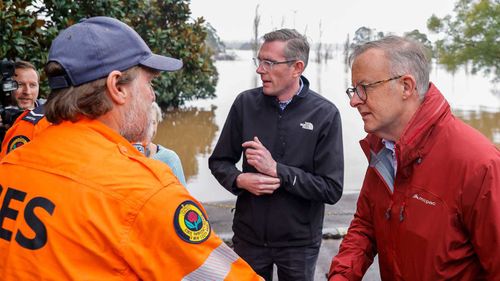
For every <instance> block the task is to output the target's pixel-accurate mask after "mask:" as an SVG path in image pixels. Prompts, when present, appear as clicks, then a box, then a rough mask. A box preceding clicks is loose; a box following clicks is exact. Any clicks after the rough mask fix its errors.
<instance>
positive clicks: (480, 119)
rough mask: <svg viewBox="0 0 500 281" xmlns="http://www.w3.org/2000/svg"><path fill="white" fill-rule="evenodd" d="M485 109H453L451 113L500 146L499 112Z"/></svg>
mask: <svg viewBox="0 0 500 281" xmlns="http://www.w3.org/2000/svg"><path fill="white" fill-rule="evenodd" d="M484 109H486V110H479V111H476V110H463V109H453V114H455V116H457V117H459V118H460V119H462V120H463V121H464V122H465V123H467V124H469V125H470V126H472V127H474V128H476V129H477V130H478V131H480V132H481V133H482V134H483V135H485V136H486V137H487V138H488V139H490V140H491V141H492V142H493V143H494V144H495V145H496V146H497V147H500V112H498V111H496V112H495V111H493V112H492V111H490V110H488V108H484Z"/></svg>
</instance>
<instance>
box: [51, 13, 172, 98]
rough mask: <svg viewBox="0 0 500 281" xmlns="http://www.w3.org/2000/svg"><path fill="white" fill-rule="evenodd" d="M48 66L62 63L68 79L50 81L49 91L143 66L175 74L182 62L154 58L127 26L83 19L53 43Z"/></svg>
mask: <svg viewBox="0 0 500 281" xmlns="http://www.w3.org/2000/svg"><path fill="white" fill-rule="evenodd" d="M48 61H49V62H51V61H54V62H57V63H59V64H60V65H61V66H62V67H63V68H64V70H65V71H66V74H67V75H64V76H56V77H49V85H50V88H52V89H53V90H54V89H61V88H67V87H70V86H79V85H82V84H85V83H88V82H91V81H94V80H97V79H100V78H104V77H106V76H108V74H109V73H111V72H112V71H113V70H118V71H124V70H127V69H129V68H131V67H133V66H136V65H143V66H147V67H149V68H152V69H155V70H158V71H175V70H178V69H180V68H181V67H182V61H181V60H178V59H174V58H170V57H165V56H160V55H156V54H153V53H152V52H151V49H149V47H148V46H147V45H146V43H145V42H144V40H142V38H141V37H140V36H139V34H137V32H135V30H133V29H132V28H131V27H130V26H128V25H126V24H125V23H123V22H121V21H119V20H117V19H114V18H110V17H92V18H88V19H83V20H81V21H80V22H78V23H77V24H74V25H72V26H70V27H68V28H67V29H65V30H64V31H62V32H61V33H60V34H59V35H58V36H57V37H56V38H55V39H54V41H52V45H51V47H50V50H49V59H48Z"/></svg>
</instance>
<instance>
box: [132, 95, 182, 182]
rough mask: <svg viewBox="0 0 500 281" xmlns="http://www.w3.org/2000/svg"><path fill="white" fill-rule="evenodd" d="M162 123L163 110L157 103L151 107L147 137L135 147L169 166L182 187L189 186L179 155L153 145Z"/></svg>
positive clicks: (158, 145)
mask: <svg viewBox="0 0 500 281" xmlns="http://www.w3.org/2000/svg"><path fill="white" fill-rule="evenodd" d="M161 121H163V117H162V113H161V108H160V107H159V106H158V104H157V103H156V102H153V104H152V105H151V125H150V128H149V130H148V134H147V137H146V138H145V139H144V140H143V141H142V142H136V143H134V146H135V147H136V148H137V149H138V150H139V151H140V152H142V154H144V155H145V156H147V157H151V158H153V159H156V160H160V161H161V162H163V163H165V164H167V165H168V166H169V167H170V169H172V172H173V173H174V175H175V176H176V177H177V178H178V179H179V181H180V182H181V183H182V185H184V186H187V185H186V178H185V177H184V171H183V169H182V163H181V159H180V158H179V156H178V155H177V153H175V151H173V150H171V149H168V148H165V147H164V146H162V145H160V144H155V143H153V139H154V137H155V136H156V132H157V130H158V124H159V123H161Z"/></svg>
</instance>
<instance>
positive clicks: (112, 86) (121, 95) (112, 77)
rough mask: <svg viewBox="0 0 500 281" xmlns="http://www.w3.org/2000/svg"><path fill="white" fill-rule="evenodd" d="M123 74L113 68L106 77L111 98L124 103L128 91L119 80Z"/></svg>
mask: <svg viewBox="0 0 500 281" xmlns="http://www.w3.org/2000/svg"><path fill="white" fill-rule="evenodd" d="M122 75H123V74H122V73H121V72H120V71H118V70H113V71H112V72H111V73H110V74H108V77H107V78H106V88H107V89H108V95H109V97H110V98H111V100H112V101H113V102H114V103H116V104H120V105H121V104H124V103H125V101H126V99H127V93H126V92H125V91H123V85H120V84H119V83H118V81H119V80H120V77H121V76H122Z"/></svg>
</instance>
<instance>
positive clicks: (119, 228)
mask: <svg viewBox="0 0 500 281" xmlns="http://www.w3.org/2000/svg"><path fill="white" fill-rule="evenodd" d="M181 67H182V62H181V61H180V60H177V59H173V58H169V57H164V56H159V55H155V54H152V53H151V50H150V49H149V48H148V47H147V45H146V44H145V43H144V41H143V40H142V39H141V38H140V36H139V35H138V34H137V33H136V32H135V31H134V30H133V29H131V28H130V27H129V26H127V25H125V24H124V23H122V22H120V21H118V20H115V19H112V18H108V17H94V18H90V19H86V20H83V21H81V22H79V23H77V24H75V25H73V26H71V27H69V28H67V29H66V30H65V31H63V32H62V33H61V34H59V35H58V37H57V38H56V39H55V40H54V41H53V42H52V46H51V48H50V51H49V63H48V64H47V66H46V73H47V76H48V79H49V85H50V87H51V88H52V93H51V95H50V96H49V99H48V101H47V103H46V104H45V116H46V118H47V120H48V121H49V122H51V123H53V125H52V126H49V127H48V128H46V129H45V130H44V131H43V132H41V133H40V134H38V136H37V137H36V138H35V139H34V140H33V141H31V142H29V143H27V144H25V145H24V147H23V149H17V150H14V151H12V152H11V153H9V154H8V155H7V156H6V157H5V158H3V159H2V161H1V162H0V204H1V205H2V206H1V208H0V280H7V281H8V280H40V279H42V278H43V279H47V280H262V279H261V278H260V277H259V276H258V275H257V274H256V273H255V272H254V271H253V270H252V269H251V268H250V267H249V265H248V264H247V263H246V262H245V261H243V260H242V259H241V258H240V257H239V256H238V255H236V254H235V253H234V252H233V251H232V250H231V249H230V248H229V247H227V246H226V245H225V244H224V243H223V242H222V241H221V240H220V239H219V238H218V237H217V235H216V234H215V233H214V232H213V231H212V229H211V227H210V224H209V222H208V219H207V215H206V212H205V210H204V209H203V207H202V206H201V204H200V203H199V202H198V201H197V200H195V199H194V198H193V197H191V195H190V194H189V193H188V191H187V190H186V189H185V188H184V187H183V186H182V185H181V184H180V183H179V181H178V180H177V179H176V178H175V176H174V175H173V174H172V172H171V170H170V169H169V168H168V166H166V165H165V164H163V163H161V162H159V161H155V160H152V159H149V158H146V157H144V156H142V155H141V154H140V152H139V151H137V150H136V149H135V148H134V147H133V146H132V145H131V144H130V143H131V142H136V141H139V140H141V139H143V137H144V134H146V133H147V128H148V124H149V121H150V120H149V118H150V114H149V112H150V108H151V103H152V102H153V99H154V92H153V90H152V88H151V84H150V83H151V80H152V79H154V78H155V77H156V76H157V75H158V74H159V72H160V71H175V70H178V69H180V68H181Z"/></svg>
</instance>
